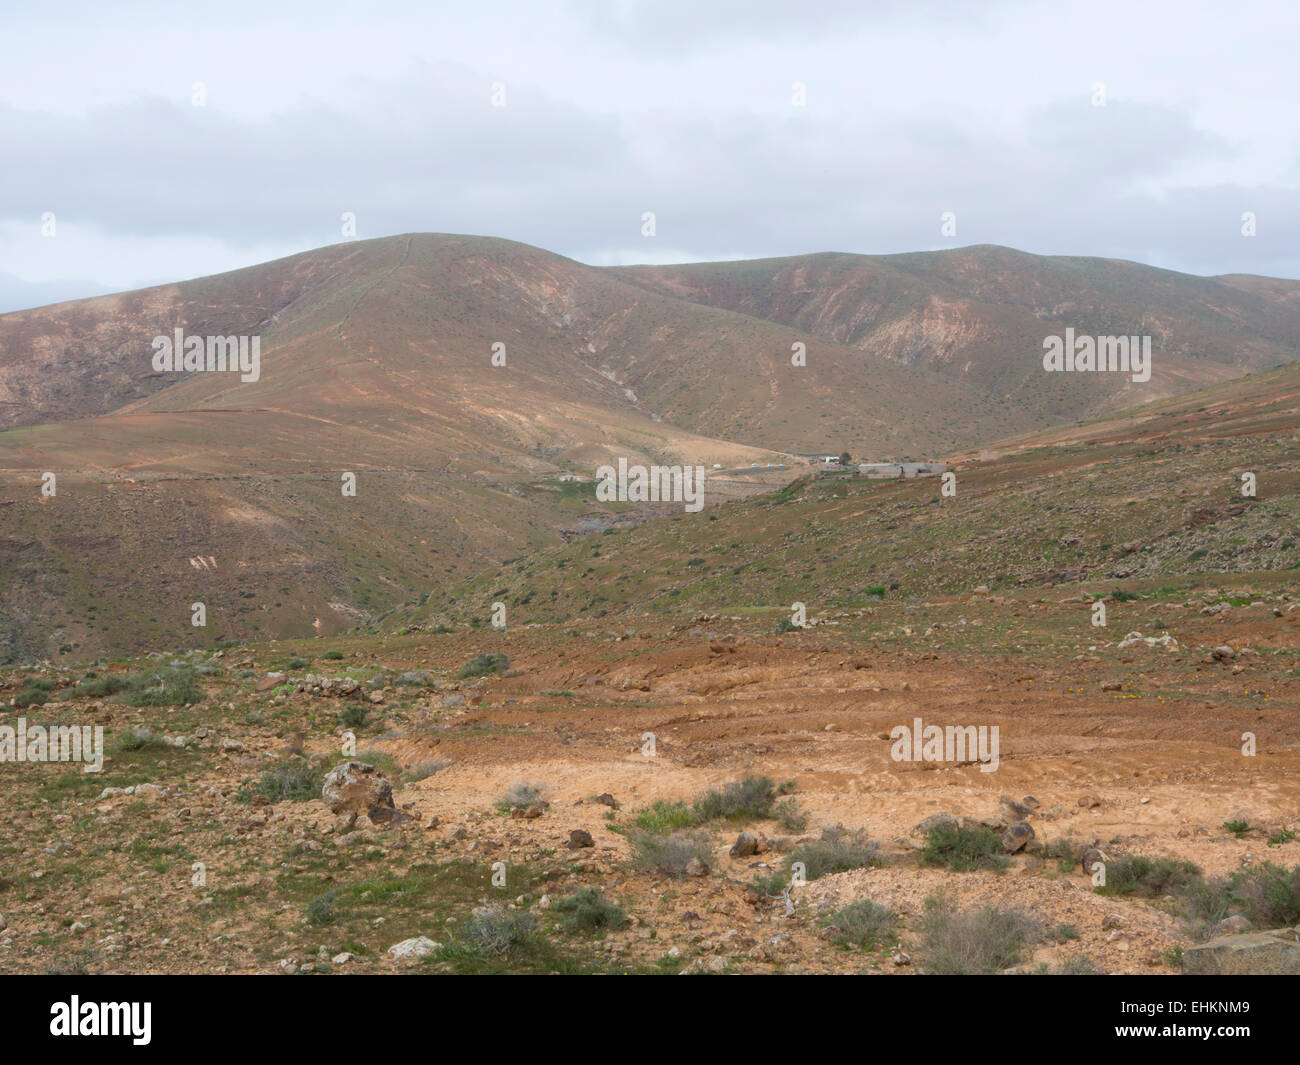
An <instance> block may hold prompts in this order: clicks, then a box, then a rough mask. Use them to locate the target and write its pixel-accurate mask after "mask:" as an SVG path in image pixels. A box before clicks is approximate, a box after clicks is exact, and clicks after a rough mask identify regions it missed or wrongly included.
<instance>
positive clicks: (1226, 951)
mask: <svg viewBox="0 0 1300 1065" xmlns="http://www.w3.org/2000/svg"><path fill="white" fill-rule="evenodd" d="M1183 972H1184V973H1187V974H1188V975H1191V976H1280V975H1285V976H1300V932H1297V931H1296V930H1295V929H1293V928H1281V929H1276V930H1274V931H1272V932H1247V933H1245V934H1243V935H1234V936H1219V937H1218V938H1216V939H1211V940H1210V941H1209V942H1208V943H1202V944H1200V945H1199V946H1195V947H1188V948H1187V949H1186V950H1184V951H1183Z"/></svg>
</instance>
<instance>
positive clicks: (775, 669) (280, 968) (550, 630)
mask: <svg viewBox="0 0 1300 1065" xmlns="http://www.w3.org/2000/svg"><path fill="white" fill-rule="evenodd" d="M1287 576H1288V575H1287V574H1285V573H1283V574H1271V575H1264V576H1261V575H1253V576H1252V575H1245V576H1234V577H1233V578H1231V579H1230V580H1229V579H1227V578H1225V583H1222V584H1214V583H1212V582H1207V584H1206V585H1205V587H1203V588H1199V589H1197V590H1196V591H1195V592H1192V593H1181V594H1180V595H1178V596H1170V595H1165V596H1164V597H1161V596H1160V595H1157V594H1151V595H1144V596H1142V597H1139V598H1138V599H1137V600H1135V601H1123V600H1121V601H1111V602H1110V603H1108V611H1109V617H1108V624H1107V626H1106V627H1105V628H1097V627H1093V626H1092V625H1091V624H1090V617H1091V604H1090V603H1089V602H1087V601H1085V599H1084V598H1083V597H1081V596H1078V595H1071V594H1069V593H1068V592H1061V591H1060V590H1053V591H1052V592H1051V593H1050V594H1049V593H1041V592H1037V591H1024V592H1020V593H1016V594H1015V595H989V594H987V593H986V592H983V591H976V590H972V592H970V593H969V594H966V595H960V596H950V597H946V598H944V599H935V600H929V601H925V602H914V603H910V604H906V603H901V602H890V601H889V600H888V599H886V601H885V602H882V603H881V604H879V605H878V606H876V607H873V608H870V609H867V610H856V611H850V612H844V613H842V614H841V615H840V616H827V617H824V618H814V619H813V620H814V621H815V622H817V623H816V624H813V625H811V626H810V627H808V628H806V629H803V630H801V631H791V632H783V633H779V634H778V633H776V632H775V626H774V625H773V623H772V618H771V617H762V616H759V615H757V614H746V615H743V616H741V615H737V616H723V617H694V618H692V617H680V618H673V617H668V616H664V615H657V616H646V617H643V618H641V619H638V620H637V622H636V627H635V628H623V627H620V628H619V629H618V630H617V631H614V630H607V629H604V628H601V627H599V626H600V622H588V623H586V624H579V625H578V626H576V627H573V626H570V627H561V626H536V627H528V628H512V629H509V630H507V631H504V632H493V631H491V630H489V629H479V630H458V631H453V632H449V633H443V634H434V633H432V632H423V633H413V634H408V635H405V636H393V637H377V636H364V637H363V636H356V637H333V638H328V639H317V640H302V641H285V642H281V643H274V642H271V643H262V644H251V643H250V644H241V645H236V646H231V647H227V648H224V649H221V650H218V651H215V652H191V653H188V654H187V655H185V656H182V657H181V658H179V659H175V660H173V659H171V658H168V657H164V656H155V657H153V658H147V659H140V660H133V661H127V662H112V663H99V664H96V665H91V666H81V667H77V668H62V669H61V668H55V667H46V668H44V669H36V670H11V671H9V672H7V673H5V674H3V675H0V685H2V686H0V703H5V704H11V705H7V706H6V708H5V709H3V710H0V725H9V726H16V724H17V719H18V718H19V717H23V718H25V720H26V723H27V725H28V727H29V728H30V727H31V726H32V725H34V724H38V723H39V724H50V723H63V724H73V723H75V724H99V725H102V726H103V727H104V729H105V746H106V749H107V752H108V754H107V757H106V759H105V762H104V766H103V769H102V771H101V772H100V773H97V774H92V773H84V772H82V770H81V768H80V767H78V766H72V765H68V764H45V765H40V764H29V763H15V762H5V763H2V764H0V797H2V801H3V802H4V805H5V809H6V812H7V821H8V825H9V830H8V832H6V834H5V837H4V839H3V840H2V841H0V914H2V915H3V917H0V928H3V931H0V970H3V971H6V972H51V971H90V972H158V973H169V972H194V971H201V972H228V973H257V972H272V973H302V972H321V973H324V972H333V973H348V972H374V971H378V972H397V971H423V970H434V971H458V972H485V971H486V972H490V971H561V972H569V971H575V972H576V971H608V972H628V971H634V972H640V971H645V972H669V973H673V972H697V971H705V972H864V971H865V972H876V973H881V974H889V975H908V974H913V973H918V972H926V971H948V970H947V969H946V968H945V966H948V965H951V964H952V963H951V962H950V961H947V960H945V957H944V955H943V951H941V950H940V949H938V947H937V946H936V933H935V932H934V928H936V927H939V928H940V929H943V928H947V933H943V934H944V935H947V936H948V938H949V939H950V940H951V941H953V942H956V941H957V940H958V939H960V938H961V937H960V935H959V932H960V928H957V926H956V925H953V924H952V921H957V922H958V925H960V915H961V914H963V913H964V914H966V915H967V916H969V915H970V914H972V913H975V914H978V913H979V912H980V911H981V909H982V908H984V907H986V906H992V907H995V908H996V909H997V910H998V911H1000V912H1002V913H1003V914H1009V915H1010V918H1009V920H1012V922H1013V923H1017V926H1018V927H1020V928H1021V929H1022V931H1023V933H1024V934H1022V935H1019V936H1018V937H1013V938H1014V939H1015V949H1014V950H1013V951H1011V953H1010V954H1004V955H1002V956H998V957H994V958H992V960H989V961H988V962H987V965H985V964H984V962H983V961H981V960H980V956H979V955H978V952H976V953H975V954H974V955H972V957H974V958H975V960H974V961H969V964H971V965H975V966H976V968H978V967H980V966H981V965H984V967H986V968H992V969H995V970H1005V969H1011V970H1013V971H1028V972H1034V971H1049V972H1055V971H1062V970H1065V971H1098V972H1105V973H1137V972H1142V973H1171V974H1172V973H1176V972H1178V971H1180V970H1181V968H1182V964H1183V962H1182V952H1184V951H1187V950H1189V949H1191V948H1193V947H1194V946H1195V945H1196V944H1197V943H1198V942H1199V941H1201V940H1203V939H1205V938H1207V937H1208V936H1209V935H1211V934H1212V933H1214V932H1216V931H1219V932H1222V931H1243V930H1246V929H1248V928H1249V927H1251V924H1250V922H1249V918H1248V917H1247V916H1245V915H1244V914H1241V913H1214V914H1213V915H1212V917H1213V920H1212V921H1211V922H1210V923H1208V924H1207V923H1206V921H1205V920H1204V919H1201V920H1198V919H1197V915H1196V914H1194V913H1192V912H1191V911H1190V910H1189V903H1188V901H1187V897H1185V896H1184V894H1183V893H1182V891H1181V890H1180V889H1178V888H1177V887H1176V886H1171V887H1170V889H1169V890H1168V891H1164V890H1160V889H1159V888H1156V889H1155V890H1154V891H1153V892H1149V893H1148V892H1143V891H1138V892H1130V893H1122V892H1120V891H1117V890H1116V889H1115V885H1111V886H1110V887H1109V888H1106V889H1101V890H1098V889H1095V888H1094V884H1093V881H1092V879H1091V878H1090V877H1089V876H1088V875H1086V874H1085V872H1084V871H1083V868H1082V861H1083V855H1084V852H1085V850H1086V849H1088V848H1095V852H1094V853H1093V854H1092V858H1093V859H1095V858H1098V857H1100V858H1103V859H1104V860H1105V862H1107V863H1114V862H1117V861H1121V860H1123V859H1131V858H1133V857H1146V858H1150V859H1153V860H1156V859H1176V860H1178V861H1183V862H1190V863H1192V864H1193V865H1194V866H1195V867H1197V869H1198V870H1200V875H1202V876H1203V877H1205V878H1211V879H1212V878H1215V877H1226V876H1229V875H1231V874H1233V873H1239V872H1240V871H1242V870H1249V869H1252V868H1256V869H1258V868H1260V867H1261V866H1262V865H1263V863H1266V862H1267V863H1274V864H1275V865H1277V866H1280V867H1284V868H1285V869H1288V870H1289V869H1292V868H1293V867H1296V866H1297V865H1300V840H1297V839H1296V837H1295V833H1296V832H1297V831H1300V714H1298V713H1297V711H1298V709H1300V698H1298V695H1300V662H1298V654H1297V650H1298V648H1300V594H1297V589H1296V586H1295V583H1294V581H1288V580H1287ZM619 624H620V626H622V625H624V624H626V619H620V622H619ZM1134 632H1139V633H1141V634H1142V637H1141V638H1140V639H1139V638H1130V636H1131V634H1132V633H1134ZM1165 635H1168V636H1169V637H1171V638H1170V639H1168V640H1163V639H1159V638H1160V637H1163V636H1165ZM1148 638H1153V639H1152V642H1150V643H1148ZM487 655H500V656H504V659H502V658H496V659H491V658H481V659H479V661H478V663H477V665H476V666H475V667H474V668H471V669H469V670H468V671H467V670H466V668H465V667H466V666H467V663H470V662H471V660H472V659H475V658H476V656H487ZM173 662H175V663H177V664H173ZM467 672H468V673H471V674H472V673H475V672H481V674H482V675H478V676H472V675H463V674H465V673H467ZM91 674H93V676H92V675H91ZM110 678H116V680H115V681H113V680H111V679H110ZM159 689H160V690H159ZM169 693H175V694H169ZM173 697H175V698H177V699H181V700H183V699H187V698H188V699H190V700H191V702H190V703H189V704H188V705H184V704H183V703H181V704H178V705H169V704H168V700H170V699H171V698H173ZM41 700H48V701H45V702H44V703H43V704H42V702H41ZM14 703H17V704H18V705H17V706H14V705H12V704H14ZM133 703H144V704H145V705H133ZM149 704H157V705H149ZM917 718H921V719H922V720H923V722H924V724H926V725H930V724H934V725H939V726H967V725H972V726H976V727H980V726H984V727H986V728H991V727H992V726H997V727H998V730H999V742H1000V746H999V752H998V755H999V757H998V766H997V769H996V771H993V772H984V771H982V770H981V766H980V765H979V764H978V763H971V762H970V761H969V760H968V762H967V764H953V763H952V762H904V761H898V760H895V758H894V757H892V756H891V752H892V751H893V750H894V748H895V744H894V742H893V740H892V739H891V732H892V730H894V729H895V727H896V726H901V725H906V726H908V727H911V726H912V725H913V722H914V721H915V719H917ZM1245 734H1250V735H1251V736H1252V737H1253V742H1254V745H1255V746H1254V751H1255V753H1253V754H1246V753H1243V744H1245V743H1247V742H1248V741H1246V740H1243V736H1244V735H1245ZM349 735H351V736H354V737H355V742H354V743H353V742H351V741H350V739H349ZM349 761H356V762H360V763H362V764H364V765H367V766H372V767H374V772H365V771H362V770H360V769H357V768H356V767H354V768H353V769H352V770H348V771H339V772H337V773H336V774H335V775H334V776H333V778H332V782H333V785H334V786H331V787H326V788H325V798H322V786H323V785H325V784H326V774H327V773H329V771H330V770H332V769H335V767H338V766H340V765H342V764H344V763H347V762H349ZM747 778H750V782H749V784H748V785H746V786H745V787H746V788H747V789H748V790H744V789H740V790H737V789H736V787H735V786H736V785H738V784H739V783H740V782H743V781H745V780H746V779H747ZM753 778H765V779H766V780H767V781H769V782H770V784H771V786H772V787H771V789H770V790H768V791H764V788H763V787H762V786H761V785H760V784H759V783H757V782H756V781H755V780H754V779H753ZM729 786H731V787H732V790H731V791H728V788H729ZM390 789H391V790H390ZM711 792H712V793H714V799H713V800H712V805H710V800H707V799H706V798H705V797H706V796H708V795H709V794H710V793H711ZM728 796H730V799H728V798H727V797H728ZM737 796H741V798H742V799H743V800H744V801H731V800H736V799H737ZM326 799H329V802H327V801H326ZM749 799H752V800H753V801H752V802H750V801H749ZM936 815H951V816H936ZM927 819H929V820H928V821H927ZM922 822H927V824H926V826H924V827H918V826H921V823H922ZM944 824H947V825H951V826H956V827H960V826H962V825H965V826H966V827H967V828H968V829H970V830H971V832H973V833H975V832H977V830H982V833H979V839H980V840H984V841H987V840H988V839H990V838H991V839H993V840H995V841H996V843H997V848H996V853H993V854H990V855H986V856H985V857H984V858H979V859H977V860H975V861H974V862H973V863H972V864H973V865H975V866H976V867H975V868H965V867H963V865H962V863H960V862H957V863H953V862H950V861H945V860H943V859H942V857H940V858H939V859H935V855H934V853H933V847H931V849H929V850H927V847H926V845H927V844H933V843H934V839H932V838H931V836H930V834H929V833H928V831H927V830H928V829H929V828H931V827H933V826H936V825H939V826H942V825H944ZM835 826H843V828H844V829H845V830H846V831H845V832H844V833H841V834H840V837H836V838H841V839H842V840H847V841H848V843H847V844H845V846H844V847H842V848H841V849H840V850H837V851H835V856H834V860H831V861H829V866H830V868H828V869H822V868H820V867H819V865H818V861H817V860H816V857H817V855H818V854H823V856H824V852H825V848H823V851H821V852H819V851H818V850H817V849H816V847H815V846H814V847H812V849H810V844H809V841H820V840H821V839H822V833H823V831H824V830H826V829H832V836H833V837H834V836H835V832H834V830H835ZM1024 826H1028V829H1029V830H1030V831H1028V832H1026V831H1025V827H1024ZM1228 826H1230V827H1228ZM674 833H676V834H674ZM973 838H975V837H974V836H972V839H973ZM665 841H674V842H672V843H668V844H666V843H665ZM674 848H675V849H674ZM1008 852H1009V853H1008ZM850 853H851V854H853V855H857V857H856V858H845V855H846V854H850ZM810 857H811V858H812V859H813V860H809V859H810ZM792 860H794V861H799V860H803V861H804V864H805V865H806V866H807V867H808V875H807V877H806V878H805V881H804V882H801V883H799V882H796V883H794V884H793V885H792V884H791V870H790V865H789V863H790V862H791V861H792ZM821 864H822V865H827V864H828V863H827V862H822V863H821ZM954 864H956V865H957V867H956V868H954V867H953V865H954ZM836 865H841V866H845V868H843V869H842V870H841V871H834V867H835V866H836ZM855 865H856V866H857V867H852V866H855ZM818 874H819V875H818ZM583 889H594V890H595V891H598V892H599V896H598V897H597V896H596V895H594V894H593V893H592V892H586V893H584V892H583ZM939 897H945V898H946V899H947V904H946V905H947V907H948V909H949V913H950V917H952V915H953V914H956V915H958V916H957V917H952V920H950V921H949V924H948V925H946V926H944V925H939V926H936V925H934V924H933V920H934V917H933V911H934V910H935V906H936V903H935V902H934V901H930V902H929V903H927V900H934V899H937V898H939ZM575 900H576V901H575ZM859 900H871V901H872V902H873V903H875V904H877V905H878V906H879V907H884V908H887V909H888V910H889V911H892V912H891V914H890V915H889V916H888V919H887V920H885V921H883V925H882V930H881V931H879V932H878V933H875V934H869V935H861V936H858V937H857V938H856V939H853V937H849V940H851V941H849V940H846V939H845V937H844V936H839V935H837V934H836V931H835V928H836V927H838V926H837V925H835V918H836V915H837V914H843V913H844V907H846V906H848V905H849V904H851V903H854V902H857V901H859ZM606 903H608V904H610V906H611V907H614V908H610V907H607V906H606V905H605V904H606ZM927 905H928V907H929V910H928V911H927ZM928 912H929V916H927V913H928ZM1203 916H1204V915H1201V917H1202V918H1203ZM1223 920H1227V921H1228V924H1227V925H1222V924H1221V922H1222V921H1223ZM1298 920H1300V918H1298ZM828 922H830V924H828ZM843 923H844V922H843V921H842V920H841V921H840V925H842V924H843ZM1292 923H1294V922H1292ZM961 927H965V926H961ZM954 928H956V929H957V930H956V931H954ZM394 947H399V948H400V949H398V950H397V951H394V950H393V949H392V948H394Z"/></svg>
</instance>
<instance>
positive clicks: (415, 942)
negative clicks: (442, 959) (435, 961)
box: [388, 936, 442, 961]
mask: <svg viewBox="0 0 1300 1065" xmlns="http://www.w3.org/2000/svg"><path fill="white" fill-rule="evenodd" d="M441 949H442V944H441V943H435V942H434V941H433V940H432V939H430V938H429V937H428V936H416V937H415V938H414V939H404V940H402V941H401V942H400V943H394V944H393V945H392V946H391V947H389V948H388V956H389V957H390V958H393V959H395V960H397V961H415V960H417V959H419V958H426V957H428V956H429V955H430V954H432V953H434V951H437V950H441Z"/></svg>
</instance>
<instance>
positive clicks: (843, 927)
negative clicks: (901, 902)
mask: <svg viewBox="0 0 1300 1065" xmlns="http://www.w3.org/2000/svg"><path fill="white" fill-rule="evenodd" d="M825 923H826V932H827V937H828V938H829V939H830V941H831V942H832V943H834V944H835V945H836V946H837V947H843V948H846V949H848V948H853V949H856V950H877V949H879V948H880V947H883V946H886V945H888V944H889V943H890V942H892V941H894V940H895V939H896V938H897V931H898V914H896V913H895V912H894V911H893V910H891V909H889V908H888V907H886V906H881V905H880V904H879V903H875V902H872V901H871V900H870V899H859V900H858V901H857V902H850V903H849V904H848V905H847V906H841V907H840V908H839V909H838V910H836V911H835V912H834V913H832V914H831V915H830V916H829V917H828V918H827V919H826V922H825Z"/></svg>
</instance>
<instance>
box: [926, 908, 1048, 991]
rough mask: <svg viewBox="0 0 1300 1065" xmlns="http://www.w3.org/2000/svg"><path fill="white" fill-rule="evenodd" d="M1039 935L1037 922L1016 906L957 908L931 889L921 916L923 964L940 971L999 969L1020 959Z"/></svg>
mask: <svg viewBox="0 0 1300 1065" xmlns="http://www.w3.org/2000/svg"><path fill="white" fill-rule="evenodd" d="M1037 935H1038V926H1037V923H1036V922H1035V921H1034V920H1033V918H1031V917H1028V916H1027V915H1025V914H1022V913H1020V912H1019V911H1017V910H1001V909H998V908H997V907H995V906H985V907H982V908H980V909H971V910H959V909H957V908H956V906H955V905H954V904H953V903H952V902H951V900H949V899H948V898H947V897H946V896H943V895H932V896H930V897H929V898H928V899H926V900H925V913H924V915H923V916H922V918H921V936H922V946H921V953H922V957H923V967H924V969H925V971H926V972H929V973H937V974H939V975H941V976H967V975H973V974H982V973H996V972H1001V971H1002V970H1003V969H1008V968H1010V967H1011V966H1013V965H1015V964H1017V963H1018V962H1019V961H1020V955H1021V952H1022V951H1023V950H1024V948H1025V947H1026V946H1027V945H1028V944H1029V943H1031V942H1033V941H1034V940H1035V939H1036V938H1037Z"/></svg>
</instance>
